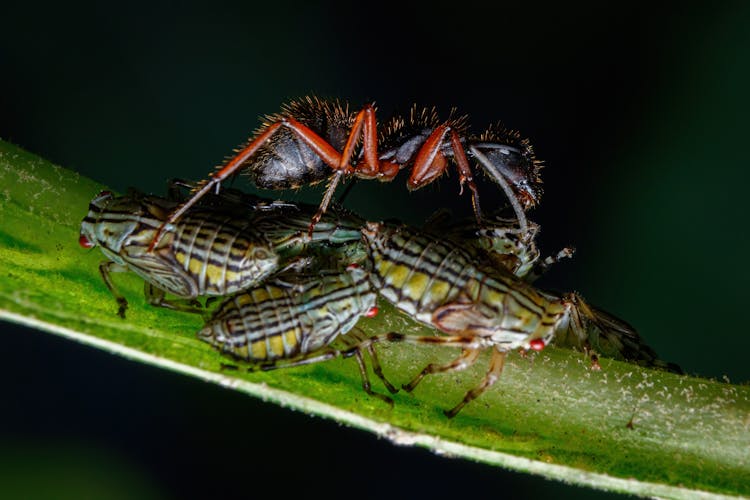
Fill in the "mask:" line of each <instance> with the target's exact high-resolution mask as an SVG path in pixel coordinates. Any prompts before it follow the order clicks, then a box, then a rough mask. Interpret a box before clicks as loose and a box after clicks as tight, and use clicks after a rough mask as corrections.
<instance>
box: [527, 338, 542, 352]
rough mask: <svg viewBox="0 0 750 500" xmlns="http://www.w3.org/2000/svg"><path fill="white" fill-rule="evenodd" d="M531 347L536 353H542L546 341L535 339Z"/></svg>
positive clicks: (530, 343)
mask: <svg viewBox="0 0 750 500" xmlns="http://www.w3.org/2000/svg"><path fill="white" fill-rule="evenodd" d="M529 347H530V348H531V349H532V350H534V351H541V350H542V349H544V340H542V339H534V340H532V341H531V342H529Z"/></svg>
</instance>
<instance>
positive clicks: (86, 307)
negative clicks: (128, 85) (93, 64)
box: [0, 142, 750, 498]
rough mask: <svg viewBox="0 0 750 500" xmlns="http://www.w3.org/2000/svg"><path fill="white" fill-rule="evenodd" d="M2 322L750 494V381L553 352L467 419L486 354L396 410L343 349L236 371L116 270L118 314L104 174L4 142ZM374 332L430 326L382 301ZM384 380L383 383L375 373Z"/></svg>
mask: <svg viewBox="0 0 750 500" xmlns="http://www.w3.org/2000/svg"><path fill="white" fill-rule="evenodd" d="M0 181H1V183H0V185H2V186H3V188H2V192H0V222H1V223H0V267H1V268H2V270H3V273H2V277H1V278H0V318H3V319H5V320H7V321H12V322H17V323H21V324H25V325H29V326H31V327H34V328H37V329H40V330H43V331H48V332H50V333H54V334H57V335H62V336H64V337H67V338H70V339H73V340H76V341H80V342H84V343H86V344H89V345H92V346H95V347H98V348H101V349H104V350H107V351H110V352H113V353H117V354H119V355H122V356H125V357H127V358H130V359H134V360H137V361H141V362H144V363H148V364H152V365H156V366H160V367H163V368H167V369H170V370H175V371H178V372H181V373H184V374H186V375H189V376H194V377H197V378H200V379H203V380H206V381H208V382H212V383H216V384H219V385H223V386H227V387H232V388H234V389H236V390H238V391H242V392H245V393H248V394H250V395H252V396H255V397H260V398H263V399H265V400H267V401H269V402H272V403H277V404H280V405H283V406H288V407H291V408H295V409H298V410H302V411H304V412H307V413H309V414H314V415H320V416H324V417H327V418H332V419H335V420H336V421H338V422H341V423H343V424H346V425H350V426H353V427H357V428H360V429H363V430H366V431H369V432H373V433H375V434H378V435H380V436H383V437H386V438H388V439H390V440H391V441H393V442H394V443H397V444H403V445H417V446H423V447H426V448H429V449H431V450H433V451H435V452H438V453H441V454H447V455H451V456H456V457H464V458H467V459H470V460H476V461H481V462H486V463H490V464H495V465H498V466H501V467H506V468H510V469H514V470H519V471H527V472H531V473H535V474H541V475H543V476H545V477H548V478H553V479H559V480H562V481H566V482H570V483H576V484H582V485H588V486H591V487H595V488H601V489H607V490H612V491H619V492H626V493H631V494H637V495H643V496H659V497H669V498H699V497H706V498H708V497H719V496H721V495H726V496H735V497H736V496H746V495H748V494H750V432H749V431H750V387H749V386H747V385H732V384H728V383H723V382H719V381H715V380H706V379H700V378H695V377H689V376H678V375H674V374H671V373H665V372H660V371H654V370H649V369H643V368H640V367H637V366H633V365H630V364H626V363H621V362H616V361H610V360H606V359H602V360H601V366H602V370H601V371H595V370H592V367H591V364H590V363H589V362H588V360H587V359H586V358H585V357H584V356H583V355H581V354H580V353H576V352H573V351H568V350H564V349H555V348H549V349H546V350H545V351H544V352H542V353H540V354H533V355H529V356H527V357H522V356H520V355H519V354H517V353H513V354H511V355H510V356H509V357H508V362H507V364H506V367H505V370H504V372H503V375H502V377H501V378H500V380H499V382H498V383H497V384H495V386H493V388H492V389H491V390H490V391H488V392H487V393H485V394H483V395H482V396H481V397H480V398H479V399H478V400H477V401H474V402H472V403H471V404H470V405H468V406H467V407H466V408H464V409H463V410H462V411H461V413H459V415H458V416H457V417H456V418H454V419H447V418H445V417H444V416H443V413H442V410H443V409H446V408H450V407H452V406H453V405H454V404H455V403H456V402H457V401H459V400H460V399H461V397H462V396H463V394H464V392H465V391H466V390H467V389H468V388H469V387H471V386H473V385H474V384H476V382H477V381H478V380H479V379H480V378H481V376H482V374H483V372H484V370H486V367H487V358H486V357H483V358H482V359H481V360H480V361H479V362H478V363H477V364H476V366H475V367H473V368H472V369H469V370H466V371H465V372H461V373H460V374H458V375H455V374H451V375H434V376H430V377H427V378H426V379H425V381H424V382H423V383H422V384H420V386H419V387H417V388H416V390H415V391H414V392H413V394H407V393H404V392H403V391H402V392H400V393H398V394H396V395H395V396H394V400H395V405H394V407H393V408H389V407H388V406H387V405H386V404H384V403H383V402H382V401H380V400H378V399H376V398H371V397H368V396H367V395H366V394H365V393H364V392H363V391H362V390H361V384H360V380H359V373H358V370H357V367H356V363H354V362H353V361H352V360H341V359H339V360H333V361H329V362H326V363H321V364H317V365H312V366H305V367H298V368H290V369H284V370H277V371H272V372H253V373H245V372H244V371H237V372H234V371H232V372H229V371H222V369H221V364H222V362H223V361H224V359H223V358H222V357H221V356H220V355H219V354H218V353H216V352H215V351H213V350H212V349H211V348H210V347H209V346H208V345H206V344H204V343H202V342H200V341H199V340H197V339H196V338H195V332H196V331H197V330H198V329H199V327H200V326H201V320H200V318H198V317H195V316H192V315H188V314H181V313H177V312H172V311H168V310H164V309H156V308H153V307H150V306H148V305H146V304H145V301H144V300H143V295H142V283H141V282H140V281H139V279H138V278H137V277H136V276H132V275H125V276H117V281H118V286H120V288H121V290H122V291H123V293H124V294H125V295H126V296H127V297H128V299H129V301H130V308H129V309H128V315H127V319H125V320H123V319H121V318H119V317H117V315H116V314H115V313H116V305H115V303H114V300H113V299H112V296H111V295H110V294H109V292H108V290H107V289H106V287H105V286H104V284H103V283H102V281H101V278H100V276H99V273H98V264H99V262H100V261H101V260H103V257H102V255H101V253H100V252H99V251H98V250H97V249H94V250H89V251H87V250H83V249H81V248H80V247H79V246H78V232H79V227H80V221H81V218H82V217H83V215H84V214H85V213H86V208H87V206H88V203H89V201H90V200H91V198H92V197H93V196H94V195H95V194H96V193H97V192H98V191H99V190H101V189H102V186H100V185H99V184H97V183H96V182H94V181H92V180H89V179H86V178H83V177H81V176H79V175H78V174H76V173H74V172H71V171H68V170H65V169H63V168H61V167H57V166H54V165H51V164H49V163H48V162H46V161H44V160H42V159H40V158H37V157H35V156H34V155H31V154H29V153H28V152H25V151H23V150H21V149H19V148H17V147H15V146H13V145H11V144H8V143H4V142H0ZM359 326H360V327H361V328H362V329H363V330H365V332H367V333H368V334H375V333H383V332H386V331H392V330H397V331H401V332H404V333H415V334H429V333H430V331H429V330H427V329H425V328H423V327H422V326H420V325H417V324H415V323H413V322H412V321H410V320H409V319H408V318H405V317H404V316H403V315H401V314H400V313H398V312H396V311H395V310H394V309H393V308H391V307H390V306H389V305H388V304H385V303H383V304H381V314H379V315H378V317H376V318H373V319H363V320H361V321H360V324H359ZM378 351H379V357H380V359H381V361H382V363H383V368H384V371H385V374H386V376H387V377H388V378H389V379H391V381H392V382H394V383H396V384H397V385H398V384H401V383H404V382H406V381H408V380H409V379H410V378H411V377H412V376H413V375H414V374H416V373H417V372H418V371H419V370H421V369H422V368H423V367H424V365H425V364H427V363H428V362H432V361H435V360H447V359H450V358H451V357H453V356H455V355H456V352H455V351H453V350H448V349H442V350H441V349H439V348H434V347H428V346H408V345H379V346H378ZM371 378H372V380H373V387H374V389H375V390H376V391H379V392H385V389H384V388H383V387H382V386H381V385H380V384H379V383H378V381H377V378H375V377H371Z"/></svg>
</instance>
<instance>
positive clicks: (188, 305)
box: [143, 281, 206, 314]
mask: <svg viewBox="0 0 750 500" xmlns="http://www.w3.org/2000/svg"><path fill="white" fill-rule="evenodd" d="M143 293H144V295H145V296H146V302H148V303H149V304H151V305H152V306H155V307H164V308H165V309H174V310H175V311H182V312H188V313H196V314H203V313H205V312H206V311H205V309H204V308H203V306H202V305H201V303H200V302H198V301H197V300H195V299H192V300H182V299H179V300H167V299H166V298H165V297H166V292H165V291H164V290H162V289H160V288H157V287H155V286H154V285H152V284H151V283H149V282H148V281H145V282H144V286H143Z"/></svg>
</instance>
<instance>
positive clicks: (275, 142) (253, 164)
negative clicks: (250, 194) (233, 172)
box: [243, 96, 354, 189]
mask: <svg viewBox="0 0 750 500" xmlns="http://www.w3.org/2000/svg"><path fill="white" fill-rule="evenodd" d="M290 117H292V118H295V119H296V120H297V121H298V122H300V123H302V124H303V125H305V126H307V127H308V128H310V129H311V130H312V131H313V132H315V133H316V134H318V135H319V136H320V137H322V138H323V139H325V140H326V141H327V142H328V143H329V144H330V145H331V146H333V147H334V148H335V149H337V150H341V149H343V148H344V145H345V144H346V140H347V137H348V135H349V131H350V129H351V127H352V123H353V121H354V117H353V116H352V114H351V113H350V112H349V104H348V103H346V102H342V101H339V100H325V99H321V98H318V97H315V96H307V97H304V98H302V99H299V100H295V101H291V102H289V103H287V104H285V105H284V106H282V108H281V111H280V112H279V113H275V114H273V115H267V116H265V117H264V121H263V124H262V125H261V127H260V128H259V129H258V130H257V131H256V133H255V136H257V135H259V134H261V133H263V132H264V131H265V129H267V128H268V127H269V126H270V125H272V124H274V123H278V122H279V121H282V120H285V119H287V118H290ZM243 169H244V172H245V173H247V174H248V175H249V176H250V177H251V178H252V180H253V182H254V183H255V184H256V185H257V186H258V187H260V188H263V189H296V188H299V187H302V186H304V185H311V184H317V183H319V182H321V181H324V180H327V179H329V178H330V176H331V170H330V168H329V167H328V166H327V165H326V164H325V162H324V161H323V159H321V157H320V155H318V154H317V153H316V152H315V151H313V150H312V148H310V146H308V145H307V144H306V143H305V142H304V141H303V140H302V138H301V137H300V136H299V134H296V133H295V132H294V131H292V130H291V129H288V128H283V127H282V128H280V129H279V130H278V132H276V133H275V134H274V135H272V136H271V137H270V138H269V140H268V142H266V143H265V144H263V146H261V148H260V149H259V150H258V152H257V154H255V155H254V156H253V157H251V158H249V159H248V160H247V162H246V163H245V165H244V166H243Z"/></svg>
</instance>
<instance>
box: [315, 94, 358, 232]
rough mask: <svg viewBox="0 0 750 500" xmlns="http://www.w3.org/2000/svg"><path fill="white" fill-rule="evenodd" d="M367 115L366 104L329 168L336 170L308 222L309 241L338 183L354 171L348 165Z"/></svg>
mask: <svg viewBox="0 0 750 500" xmlns="http://www.w3.org/2000/svg"><path fill="white" fill-rule="evenodd" d="M368 114H369V115H371V116H373V109H372V105H371V104H368V105H367V106H365V107H364V109H362V111H360V112H359V113H358V114H357V116H356V118H355V119H354V124H353V125H352V128H351V130H350V131H349V137H348V138H347V140H346V145H345V146H344V151H343V152H342V154H341V156H340V157H339V162H338V164H337V165H335V166H334V165H331V168H333V169H334V170H336V173H335V174H334V175H333V177H332V179H331V181H330V182H329V183H328V187H327V188H326V192H325V195H323V201H322V202H321V203H320V206H319V207H318V211H317V212H315V215H313V218H312V221H310V229H309V231H308V236H309V237H310V238H311V239H312V233H313V229H314V228H315V225H316V224H317V223H318V222H320V219H321V217H323V214H324V213H325V212H326V211H327V210H328V206H329V205H330V204H331V200H332V199H333V193H334V192H335V191H336V188H337V187H338V185H339V182H340V181H341V178H342V177H343V176H344V175H346V174H350V173H351V172H352V171H353V170H354V169H353V168H352V166H351V164H350V161H351V158H352V155H353V154H354V147H355V146H356V145H357V142H358V141H359V136H360V135H361V133H362V128H363V126H364V121H365V118H366V116H367V115H368ZM306 142H307V141H306ZM313 150H315V149H313ZM316 152H317V151H316Z"/></svg>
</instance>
